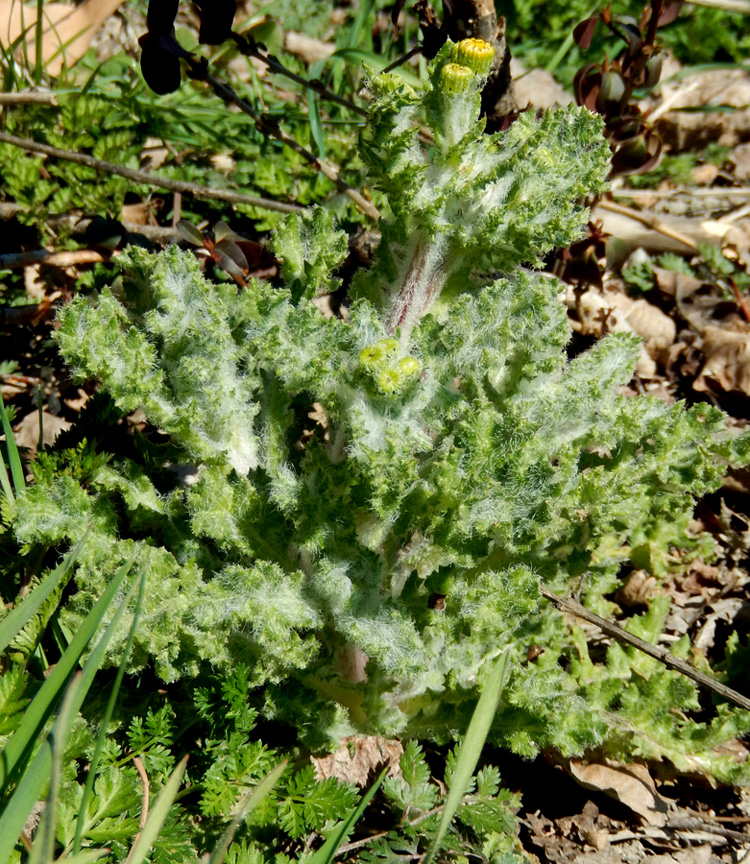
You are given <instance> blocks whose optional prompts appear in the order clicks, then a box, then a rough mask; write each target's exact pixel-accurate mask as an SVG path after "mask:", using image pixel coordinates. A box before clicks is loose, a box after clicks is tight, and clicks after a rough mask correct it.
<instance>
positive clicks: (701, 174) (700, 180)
mask: <svg viewBox="0 0 750 864" xmlns="http://www.w3.org/2000/svg"><path fill="white" fill-rule="evenodd" d="M719 170H720V169H719V166H718V165H714V163H713V162H706V163H705V164H704V165H697V166H696V167H695V168H693V182H694V183H695V184H696V185H698V186H710V185H711V184H712V183H713V182H714V180H715V179H716V178H717V177H718V175H719Z"/></svg>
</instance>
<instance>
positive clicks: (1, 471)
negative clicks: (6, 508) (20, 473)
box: [0, 454, 16, 504]
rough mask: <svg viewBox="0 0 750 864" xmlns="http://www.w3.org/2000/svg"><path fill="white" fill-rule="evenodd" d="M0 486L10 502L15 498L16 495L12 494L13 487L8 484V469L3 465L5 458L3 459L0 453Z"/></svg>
mask: <svg viewBox="0 0 750 864" xmlns="http://www.w3.org/2000/svg"><path fill="white" fill-rule="evenodd" d="M0 488H2V490H3V492H4V494H5V497H6V498H7V499H8V501H10V502H11V504H12V503H13V502H14V501H15V500H16V496H15V495H14V494H13V487H12V486H11V485H10V477H9V476H8V469H7V468H6V467H5V459H3V457H2V454H0Z"/></svg>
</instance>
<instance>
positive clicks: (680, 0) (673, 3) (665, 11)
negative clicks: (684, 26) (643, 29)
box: [656, 0, 685, 27]
mask: <svg viewBox="0 0 750 864" xmlns="http://www.w3.org/2000/svg"><path fill="white" fill-rule="evenodd" d="M684 5H685V0H667V2H666V3H664V5H663V6H662V7H661V13H660V14H659V19H658V21H657V24H656V26H657V27H666V26H667V24H671V23H672V22H673V21H674V20H675V19H676V18H677V16H678V15H679V14H680V12H682V7H683V6H684Z"/></svg>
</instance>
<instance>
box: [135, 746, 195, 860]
mask: <svg viewBox="0 0 750 864" xmlns="http://www.w3.org/2000/svg"><path fill="white" fill-rule="evenodd" d="M187 760H188V757H187V756H183V757H182V760H181V761H180V763H179V764H178V765H177V767H176V768H175V769H174V771H173V772H172V773H171V774H170V776H169V780H167V782H166V783H165V784H164V786H163V787H162V790H161V792H159V794H158V795H157V796H156V801H154V806H153V807H152V808H151V811H150V813H149V814H148V819H146V824H145V825H144V826H143V830H142V831H141V833H140V834H139V835H138V837H137V838H136V841H135V843H134V844H133V848H132V849H131V850H130V854H129V855H128V864H142V862H143V861H145V859H146V855H148V852H149V849H151V847H152V846H153V845H154V842H155V841H156V838H157V837H158V836H159V832H160V831H161V826H162V825H163V824H164V821H165V819H166V818H167V815H168V814H169V810H170V808H171V807H172V804H174V801H175V798H176V797H177V792H178V790H179V788H180V783H181V782H182V775H183V774H184V773H185V768H186V766H187Z"/></svg>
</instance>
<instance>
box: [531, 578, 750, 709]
mask: <svg viewBox="0 0 750 864" xmlns="http://www.w3.org/2000/svg"><path fill="white" fill-rule="evenodd" d="M539 593H540V594H541V595H542V597H546V598H547V600H549V601H550V603H552V604H553V605H554V606H556V607H557V608H558V609H560V610H561V611H562V612H568V613H569V614H570V615H575V616H576V618H581V619H582V620H584V621H588V622H589V624H595V625H596V626H597V627H598V628H599V629H600V630H601V631H602V632H603V633H606V634H607V635H608V636H612V638H613V639H617V641H618V642H624V643H625V644H626V645H632V647H633V648H637V649H638V651H642V652H643V653H644V654H648V656H649V657H653V658H654V660H658V661H659V662H660V663H663V664H664V665H665V666H666V667H667V668H668V669H673V670H674V671H675V672H679V673H680V674H681V675H684V676H685V677H686V678H690V679H691V680H693V681H695V682H696V683H697V684H701V685H703V686H704V687H708V689H709V690H713V691H714V693H717V694H718V695H719V696H721V697H722V698H723V699H726V700H727V702H732V703H734V704H735V705H737V706H738V707H740V708H744V709H745V711H750V699H748V698H747V696H743V695H742V694H741V693H738V692H737V691H736V690H732V688H731V687H727V686H726V685H725V684H720V683H719V682H718V681H715V680H714V679H713V678H709V677H708V675H704V674H703V673H702V672H698V670H697V669H693V667H692V666H690V665H689V664H688V663H685V661H684V660H678V659H677V658H676V657H673V656H672V655H671V654H670V653H669V651H667V649H666V648H660V647H659V646H658V645H652V644H651V643H650V642H646V641H645V640H644V639H639V638H638V636H633V634H632V633H628V632H627V630H623V629H622V627H620V626H619V625H617V624H614V623H612V622H611V621H607V619H606V618H601V617H600V616H599V615H596V614H594V613H593V612H589V610H588V609H586V608H585V607H584V606H581V604H580V603H576V601H575V600H570V599H568V598H565V597H558V596H557V594H553V593H552V592H551V591H548V590H547V589H546V588H543V587H541V586H540V588H539Z"/></svg>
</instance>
